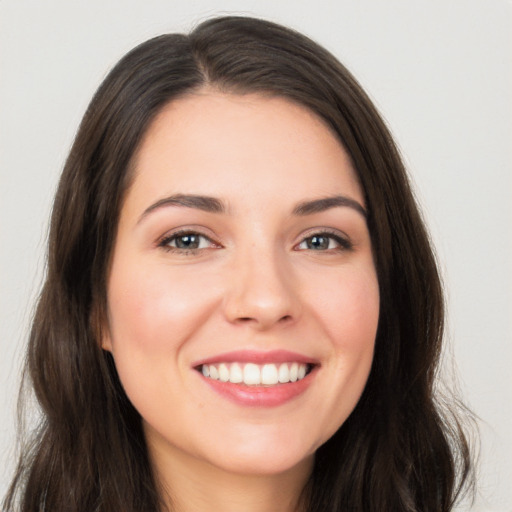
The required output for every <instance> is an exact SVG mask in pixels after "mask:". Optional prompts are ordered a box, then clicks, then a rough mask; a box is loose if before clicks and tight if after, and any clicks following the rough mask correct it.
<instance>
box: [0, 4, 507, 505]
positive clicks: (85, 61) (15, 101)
mask: <svg viewBox="0 0 512 512" xmlns="http://www.w3.org/2000/svg"><path fill="white" fill-rule="evenodd" d="M221 13H239V14H251V15H257V16H263V17H266V18H269V19H272V20H275V21H278V22H282V23H285V24H287V25H290V26H292V27H295V28H297V29H299V30H301V31H303V32H305V33H306V34H308V35H310V36H311V37H313V38H314V39H316V40H317V41H319V42H320V43H321V44H323V45H324V46H326V47H327V48H329V49H330V50H331V51H332V52H333V53H335V54H336V55H337V56H338V57H339V58H340V59H341V60H342V61H343V62H344V63H345V64H346V65H348V67H349V68H350V69H352V71H353V72H354V73H355V75H356V76H357V77H358V78H359V80H360V81H361V83H362V84H363V86H364V87H366V89H367V90H368V91H369V93H370V95H371V96H372V97H373V98H374V99H375V101H376V103H377V105H378V107H379V108H380V109H381V111H382V113H383V115H384V117H385V118H386V120H387V121H388V123H389V125H390V127H391V129H392V131H393V133H394V134H395V136H396V138H397V140H398V142H399V144H400V147H401V148H402V151H403V154H404V157H405V159H406V162H407V164H408V167H409V168H410V171H411V174H412V178H413V181H414V183H415V184H416V186H417V190H418V192H417V193H418V198H419V201H420V203H421V204H422V206H423V208H424V211H425V215H426V217H427V220H428V223H429V225H430V228H431V231H432V234H433V238H434V240H435V242H436V245H437V248H438V252H439V257H440V261H441V266H442V268H443V272H444V278H445V282H446V287H447V291H448V299H449V302H448V304H449V333H448V338H449V340H450V343H451V351H452V352H453V353H454V357H455V361H456V365H457V366H458V372H459V378H460V385H461V388H462V390H463V393H464V396H465V398H466V400H467V402H468V403H469V405H470V406H471V407H472V408H473V410H474V411H475V412H476V413H477V414H478V415H479V416H480V417H481V429H482V454H481V459H482V460H481V469H480V474H481V489H480V497H479V500H478V503H477V504H476V505H475V506H474V508H473V510H475V511H508V512H510V511H512V492H511V489H512V465H511V459H512V400H511V398H510V397H511V392H512V377H511V375H512V372H511V371H510V366H511V363H512V265H511V262H512V257H511V256H512V229H511V224H512V222H511V220H512V208H511V202H512V201H511V199H512V178H511V176H512V172H511V171H512V158H511V156H512V155H511V149H510V148H511V142H512V138H511V136H512V96H511V94H512V70H511V62H512V61H511V58H512V31H511V28H512V3H511V1H510V0H430V1H427V0H425V1H419V0H386V1H379V0H373V1H369V0H366V1H362V0H337V1H334V0H333V1H328V0H316V1H309V0H295V1H279V0H277V1H276V0H259V1H256V0H255V1H250V0H238V1H228V0H226V1H222V0H218V1H216V0H211V1H208V0H202V1H200V0H195V1H188V2H185V0H181V1H176V0H169V1H165V0H145V1H142V0H110V1H109V0H88V1H81V2H79V1H70V0H45V1H41V0H34V1H30V0H0V353H1V357H0V386H1V389H0V494H3V492H4V490H5V487H6V485H7V482H8V477H9V474H10V472H11V471H12V466H13V454H14V425H13V421H14V410H15V395H16V390H17V385H18V380H19V372H20V365H21V359H22V355H23V347H24V343H25V339H26V334H27V330H28V325H29V320H30V315H31V311H32V307H33V304H34V298H35V297H36V295H37V291H38V289H39V286H40V283H41V279H42V275H43V268H44V261H45V256H44V251H45V239H46V232H47V218H48V215H49V212H50V208H51V200H52V195H53V193H54V190H55V186H56V181H57V178H58V176H59V172H60V170H61V168H62V164H63V161H64V159H65V157H66V154H67V151H68V149H69V147H70V144H71V141H72V138H73V135H74V132H75V130H76V128H77V125H78V122H79V120H80V118H81V116H82V114H83V112H84V110H85V107H86V105H87V103H88V101H89V99H90V97H91V95H92V93H93V92H94V90H95V89H96V87H97V86H98V84H99V83H100V81H101V79H102V78H103V77H104V76H105V73H106V72H107V70H108V69H109V68H110V67H111V66H112V65H113V64H114V63H115V62H116V61H117V60H118V59H119V58H120V57H121V56H122V55H123V54H124V53H125V52H126V51H127V50H129V49H130V48H131V47H132V46H134V45H135V44H137V43H139V42H141V41H143V40H145V39H147V38H149V37H151V36H153V35H156V34H159V33H162V32H172V31H187V30H189V29H190V28H191V27H192V26H193V24H194V23H195V22H197V21H200V20H202V19H205V18H207V17H210V16H212V15H215V14H221ZM465 508H466V509H467V507H465Z"/></svg>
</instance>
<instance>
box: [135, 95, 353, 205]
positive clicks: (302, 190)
mask: <svg viewBox="0 0 512 512" xmlns="http://www.w3.org/2000/svg"><path fill="white" fill-rule="evenodd" d="M134 171H135V177H134V182H133V186H132V190H135V191H137V192H138V194H139V195H144V196H156V195H158V194H173V193H196V194H205V195H213V196H218V197H221V198H222V197H227V198H228V199H230V197H231V196H236V197H237V198H239V199H243V200H247V201H249V200H250V199H253V198H258V197H259V198H263V197H266V198H267V199H268V200H269V201H272V200H275V199H276V198H278V197H281V198H282V199H283V200H285V199H286V198H288V197H289V198H290V200H300V199H301V198H302V196H304V195H305V194H308V193H309V195H311V194H313V195H316V196H322V195H332V194H333V193H343V194H347V193H348V194H350V195H352V196H353V197H354V199H357V200H359V201H361V202H362V201H363V197H362V193H361V190H360V187H359V183H358V180H357V177H356V173H355V172H354V170H353V167H352V164H351V162H350V158H349V156H348V155H347V153H346V151H345V150H344V148H343V147H342V145H341V143H340V142H339V140H338V139H337V138H336V136H335V135H334V134H333V132H332V131H331V130H330V129H329V128H328V127H327V125H326V124H325V122H324V121H323V120H321V119H320V118H319V117H318V116H317V115H315V114H314V113H313V112H311V111H310V110H308V109H307V108H305V107H303V106H301V105H298V104H296V103H293V102H291V101H289V100H286V99H283V98H280V97H267V96H262V95H258V94H244V95H238V94H223V93H220V92H216V91H210V90H203V91H199V92H196V93H193V94H189V95H187V96H185V97H182V98H180V99H177V100H174V101H172V102H171V103H169V104H168V105H167V106H166V107H164V109H163V110H162V111H161V112H160V113H159V114H158V115H157V116H156V118H155V120H154V121H153V122H152V124H151V125H150V126H149V129H148V130H147V132H146V134H145V136H144V138H143V140H142V142H141V145H140V147H139V149H138V151H137V153H136V156H135V159H134ZM129 195H130V193H129Z"/></svg>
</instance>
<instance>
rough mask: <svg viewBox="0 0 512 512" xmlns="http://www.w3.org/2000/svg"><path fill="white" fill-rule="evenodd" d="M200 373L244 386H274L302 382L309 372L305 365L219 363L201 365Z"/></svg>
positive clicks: (292, 363)
mask: <svg viewBox="0 0 512 512" xmlns="http://www.w3.org/2000/svg"><path fill="white" fill-rule="evenodd" d="M199 369H200V371H201V373H202V374H203V376H204V377H206V378H208V379H212V380H218V381H221V382H230V383H232V384H244V385H246V386H276V385H280V384H288V383H291V382H297V381H300V380H302V379H303V378H304V377H305V376H306V375H307V374H308V373H309V372H310V371H311V365H310V364H307V363H299V362H288V363H286V362H285V363H277V364H275V363H266V364H255V363H239V362H231V363H228V362H226V363H220V364H203V365H201V366H200V368H199Z"/></svg>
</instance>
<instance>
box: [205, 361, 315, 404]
mask: <svg viewBox="0 0 512 512" xmlns="http://www.w3.org/2000/svg"><path fill="white" fill-rule="evenodd" d="M313 373H315V372H314V370H313V371H311V372H310V373H308V375H306V376H305V377H304V378H303V379H301V380H298V381H296V382H288V383H286V384H278V385H275V386H245V385H244V384H233V383H232V382H222V381H220V380H214V379H209V378H207V377H203V376H202V375H201V378H202V379H203V380H204V381H205V382H206V384H208V385H209V386H210V388H211V389H213V390H214V391H215V392H217V393H218V394H219V395H221V396H223V397H224V398H227V399H228V400H230V401H231V402H234V403H236V404H238V405H244V406H251V407H277V406H279V405H283V404H285V403H286V402H289V401H291V400H293V399H294V398H297V397H298V396H300V395H302V394H303V393H304V392H305V391H306V390H307V388H308V387H309V385H310V384H311V382H312V380H313Z"/></svg>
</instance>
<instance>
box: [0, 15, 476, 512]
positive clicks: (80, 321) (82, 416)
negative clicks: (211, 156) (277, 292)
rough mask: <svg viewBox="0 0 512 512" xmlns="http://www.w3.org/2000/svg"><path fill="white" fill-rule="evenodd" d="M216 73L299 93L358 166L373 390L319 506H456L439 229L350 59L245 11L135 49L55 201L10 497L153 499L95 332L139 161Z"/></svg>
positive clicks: (356, 415) (457, 456)
mask: <svg viewBox="0 0 512 512" xmlns="http://www.w3.org/2000/svg"><path fill="white" fill-rule="evenodd" d="M205 85H209V86H211V87H215V88H217V89H220V90H222V91H226V92H230V93H234V94H244V93H248V92H253V93H254V92H256V93H262V94H267V95H275V96H281V97H285V98H288V99H290V100H292V101H295V102H297V103H300V104H301V105H304V106H306V107H307V108H308V109H310V110H311V111H313V112H315V113H316V114H317V115H318V116H320V117H321V118H323V119H324V120H325V121H326V122H327V123H328V125H329V126H330V127H331V128H332V130H333V131H334V132H335V133H336V134H337V135H338V137H339V140H340V142H341V143H342V144H343V146H344V147H345V149H346V151H347V152H348V154H349V155H350V157H351V159H352V162H353V164H354V167H355V169H356V171H357V173H358V177H359V180H360V183H361V186H362V188H363V190H364V193H365V195H366V204H367V205H368V225H369V230H370V235H371V239H372V244H373V251H374V256H375V264H376V267H377V273H378V280H379V286H380V296H381V311H380V318H379V327H378V333H377V340H376V349H375V357H374V361H373V367H372V370H371V373H370V377H369V380H368V383H367V385H366V388H365V391H364V393H363V396H362V397H361V399H360V401H359V403H358V405H357V406H356V408H355V410H354V411H353V413H352V414H351V416H350V417H349V418H348V420H347V421H346V422H345V423H344V424H343V425H342V426H341V428H340V429H339V430H338V432H337V433H336V434H335V435H334V436H333V437H332V438H331V439H330V440H329V441H327V442H326V443H325V444H324V445H323V446H322V447H321V448H320V449H319V450H318V452H317V454H316V458H315V467H314V471H313V474H312V476H311V479H310V482H309V483H308V486H307V488H306V489H305V491H304V508H305V509H306V510H308V511H322V512H328V511H331V512H334V511H348V510H350V511H368V512H370V511H375V512H377V511H378V512H382V511H394V512H397V511H404V512H405V511H407V512H413V511H422V512H426V511H436V512H438V511H448V510H450V509H451V508H452V506H453V504H454V501H455V499H456V497H457V495H458V494H459V493H460V492H461V490H462V489H463V488H464V484H465V483H467V482H468V481H470V478H469V475H470V474H471V471H470V470H471V460H470V453H469V449H468V443H467V441H466V438H465V437H464V434H463V432H462V429H461V427H460V424H461V423H460V421H459V420H457V419H456V418H457V416H456V414H454V413H453V411H454V408H455V405H454V404H455V402H452V403H451V406H448V407H446V404H445V407H444V408H443V410H441V407H440V406H439V403H438V399H437V397H436V395H435V393H434V385H435V379H436V374H437V371H438V363H439V358H440V353H441V343H442V337H443V312H444V305H443V294H442V288H441V284H440V279H439V275H438V270H437V267H436V262H435V258H434V256H433V253H432V248H431V244H430V241H429V237H428V234H427V232H426V230H425V227H424V223H423V221H422V219H421V216H420V214H419V212H418V208H417V206H416V204H415V201H414V198H413V195H412V192H411V189H410V186H409V182H408V179H407V176H406V173H405V170H404V167H403V164H402V162H401V159H400V156H399V154H398V151H397V149H396V147H395V144H394V143H393V140H392V137H391V135H390V133H389V131H388V129H387V128H386V126H385V125H384V123H383V121H382V120H381V118H380V116H379V114H378V112H377V111H376V109H375V107H374V106H373V105H372V103H371V101H370V100H369V99H368V97H367V96H366V94H365V93H364V91H363V90H362V88H361V87H360V86H359V85H358V83H357V82H356V81H355V79H354V78H353V77H352V75H351V74H350V73H349V71H347V69H346V68H345V67H344V66H343V65H342V64H340V63H339V62H338V61H337V60H336V59H335V58H334V57H333V56H332V55H331V54H330V53H328V52H327V51H326V50H324V49H323V48H321V47H320V46H318V45H317V44H316V43H314V42H312V41H311V40H309V39H308V38H306V37H305V36H303V35H301V34H298V33H296V32H294V31H292V30H290V29H287V28H284V27H282V26H279V25H276V24H273V23H270V22H267V21H262V20H257V19H252V18H241V17H223V18H217V19H212V20H209V21H207V22H205V23H203V24H201V25H199V26H198V27H197V28H196V29H195V30H194V31H193V32H192V33H191V34H189V35H180V34H169V35H163V36H160V37H156V38H154V39H151V40H150V41H147V42H145V43H143V44H141V45H140V46H138V47H137V48H135V49H134V50H132V51H131V52H130V53H129V54H127V55H126V56H125V57H124V58H123V59H122V60H121V61H120V62H119V63H118V64H117V65H116V66H115V68H114V69H113V70H112V71H111V72H110V74H109V75H108V76H107V78H106V79H105V81H104V82H103V84H102V85H101V86H100V88H99V90H98V91H97V93H96V95H95V96H94V98H93V100H92V102H91V104H90V106H89V108H88V110H87V112H86V114H85V116H84V119H83V121H82V123H81V126H80V128H79V131H78V133H77V136H76V140H75V142H74V145H73V147H72V149H71V153H70V155H69V157H68V160H67V162H66V165H65V168H64V171H63V174H62V177H61V180H60V184H59V188H58V192H57V195H56V199H55V204H54V209H53V214H52V220H51V230H50V239H49V252H48V268H47V275H46V282H45V284H44V288H43V290H42V293H41V295H40V298H39V302H38V306H37V310H36V313H35V317H34V321H33V326H32V331H31V335H30V342H29V346H28V356H27V373H28V376H29V378H30V380H31V384H32V385H33V389H34V390H35V395H36V397H37V400H38V402H39V404H40V407H41V411H42V420H41V424H40V426H39V428H38V429H37V431H36V432H35V433H34V435H33V440H32V442H31V443H29V444H28V445H27V447H26V449H25V451H24V452H23V453H22V455H21V457H20V462H19V466H18V470H17V473H16V475H15V478H14V480H13V483H12V486H11V488H10V491H9V493H8V495H7V497H6V499H5V502H4V507H5V509H6V510H8V511H11V510H12V511H13V510H20V511H24V512H34V511H51V512H73V511H74V512H91V511H97V512H103V511H104V512H107V511H108V512H116V511H119V512H121V511H122V512H140V511H157V510H162V509H163V508H164V507H163V505H162V504H161V503H160V500H159V496H158V492H157V490H156V486H155V479H154V475H153V474H152V469H151V464H150V461H149V459H148V453H147V449H146V444H145V439H144V435H143V431H142V428H141V419H140V416H139V414H138V413H137V411H136V410H135V409H134V408H133V406H132V405H131V403H130V402H129V400H128V399H127V397H126V395H125V393H124V391H123V389H122V387H121V385H120V382H119V379H118V377H117V373H116V369H115V366H114V363H113V360H112V358H111V356H110V354H109V353H106V352H104V351H102V350H101V348H100V345H99V343H98V336H99V330H100V328H101V327H100V326H101V323H102V322H101V318H102V314H104V311H105V308H106V282H107V273H108V265H109V260H110V256H111V252H112V246H113V241H114V239H115V236H116V229H117V223H118V217H119V212H120V208H121V204H122V201H123V197H124V195H125V193H126V190H127V188H128V187H129V186H130V180H131V178H132V173H131V162H132V159H133V158H132V157H133V155H134V152H135V151H136V149H137V147H138V145H139V143H140V141H141V138H142V136H143V134H144V133H145V131H146V130H147V128H148V126H149V124H150V123H151V121H152V120H153V118H154V117H155V115H156V114H157V113H158V112H159V111H160V110H161V109H162V107H163V106H164V105H166V104H167V103H168V102H170V101H172V100H174V99H176V98H178V97H180V96H181V95H184V94H187V93H190V92H191V91H193V90H195V89H198V88H201V87H204V86H205Z"/></svg>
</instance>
